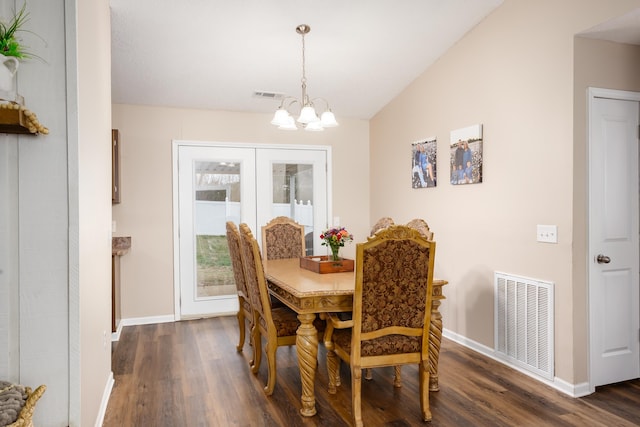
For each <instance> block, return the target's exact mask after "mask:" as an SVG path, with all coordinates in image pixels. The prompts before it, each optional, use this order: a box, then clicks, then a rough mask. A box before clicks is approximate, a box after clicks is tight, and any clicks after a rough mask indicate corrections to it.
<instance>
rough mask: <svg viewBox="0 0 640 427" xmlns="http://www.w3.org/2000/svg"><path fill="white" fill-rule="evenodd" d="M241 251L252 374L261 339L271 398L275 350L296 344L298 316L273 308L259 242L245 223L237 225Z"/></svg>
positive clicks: (294, 313) (260, 349)
mask: <svg viewBox="0 0 640 427" xmlns="http://www.w3.org/2000/svg"><path fill="white" fill-rule="evenodd" d="M240 248H241V249H242V263H243V266H244V273H245V278H246V283H247V292H248V293H249V299H250V301H251V306H252V308H253V322H254V323H253V325H254V326H253V328H252V336H251V342H252V343H253V346H254V348H253V355H254V359H253V361H252V365H251V372H253V373H254V374H256V373H258V370H259V368H260V362H261V358H262V338H261V337H264V338H265V339H266V341H267V346H266V347H265V353H266V356H267V365H268V370H267V372H268V374H267V385H266V386H265V387H264V392H265V394H267V395H271V394H272V393H273V390H274V388H275V385H276V350H277V349H278V347H281V346H290V345H295V344H296V331H297V330H298V327H299V326H300V321H299V320H298V316H297V313H296V312H295V311H293V310H291V309H290V308H289V307H286V306H280V307H272V305H271V300H270V297H269V290H268V289H267V281H266V278H265V275H264V268H263V265H262V256H261V255H260V248H259V247H258V242H257V241H256V239H255V237H253V234H252V233H251V229H250V228H249V226H248V225H247V224H244V223H243V224H240Z"/></svg>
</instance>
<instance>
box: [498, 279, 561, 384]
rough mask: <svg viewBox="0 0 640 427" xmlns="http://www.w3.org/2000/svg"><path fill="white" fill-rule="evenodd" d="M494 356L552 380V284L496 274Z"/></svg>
mask: <svg viewBox="0 0 640 427" xmlns="http://www.w3.org/2000/svg"><path fill="white" fill-rule="evenodd" d="M494 278H495V351H496V357H498V358H499V359H503V360H505V361H507V362H510V363H513V364H515V365H517V366H519V367H521V368H524V369H526V370H528V371H530V372H532V373H534V374H536V375H539V376H541V377H543V378H546V379H549V380H553V375H554V366H553V365H554V363H553V355H554V350H553V344H554V343H553V330H554V327H553V320H554V316H553V283H551V282H543V281H540V280H534V279H528V278H524V277H518V276H513V275H510V274H504V273H499V272H495V273H494Z"/></svg>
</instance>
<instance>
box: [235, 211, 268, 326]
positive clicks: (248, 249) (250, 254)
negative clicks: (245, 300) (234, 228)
mask: <svg viewBox="0 0 640 427" xmlns="http://www.w3.org/2000/svg"><path fill="white" fill-rule="evenodd" d="M240 249H241V251H242V265H243V267H244V277H245V280H246V287H247V293H248V294H249V295H248V296H249V301H250V302H251V307H252V308H253V311H254V318H262V319H265V320H267V318H269V320H270V318H271V304H270V302H271V301H270V298H269V295H268V292H267V289H266V284H265V285H264V286H260V282H264V281H265V278H264V270H263V268H262V257H261V255H260V249H259V248H258V245H257V242H256V239H255V237H253V233H251V229H250V228H249V226H248V225H247V224H244V223H242V224H240ZM256 249H257V250H256ZM263 293H264V294H265V295H262V294H263ZM265 320H263V321H265Z"/></svg>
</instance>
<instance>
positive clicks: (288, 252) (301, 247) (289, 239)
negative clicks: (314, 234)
mask: <svg viewBox="0 0 640 427" xmlns="http://www.w3.org/2000/svg"><path fill="white" fill-rule="evenodd" d="M262 253H263V254H264V258H265V259H269V260H270V259H283V258H300V257H303V256H304V255H305V241H304V226H302V225H300V224H298V223H297V222H295V221H294V220H292V219H291V218H289V217H286V216H278V217H275V218H273V219H272V220H271V221H269V222H268V223H267V225H264V226H263V227H262Z"/></svg>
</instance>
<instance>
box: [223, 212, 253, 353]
mask: <svg viewBox="0 0 640 427" xmlns="http://www.w3.org/2000/svg"><path fill="white" fill-rule="evenodd" d="M227 245H228V246H229V257H230V258H231V266H232V267H233V279H234V281H235V283H236V290H237V292H238V305H239V310H238V314H237V315H236V316H237V318H238V327H239V328H240V341H239V343H238V345H237V347H236V348H237V350H238V351H242V348H243V347H244V341H245V339H244V338H245V326H244V322H245V319H246V320H248V321H249V324H250V325H251V324H252V320H253V310H252V308H251V302H250V300H249V293H248V292H247V283H246V280H245V277H244V267H243V266H242V255H241V253H240V232H239V231H238V227H237V226H236V224H235V223H233V222H231V221H227Z"/></svg>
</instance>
